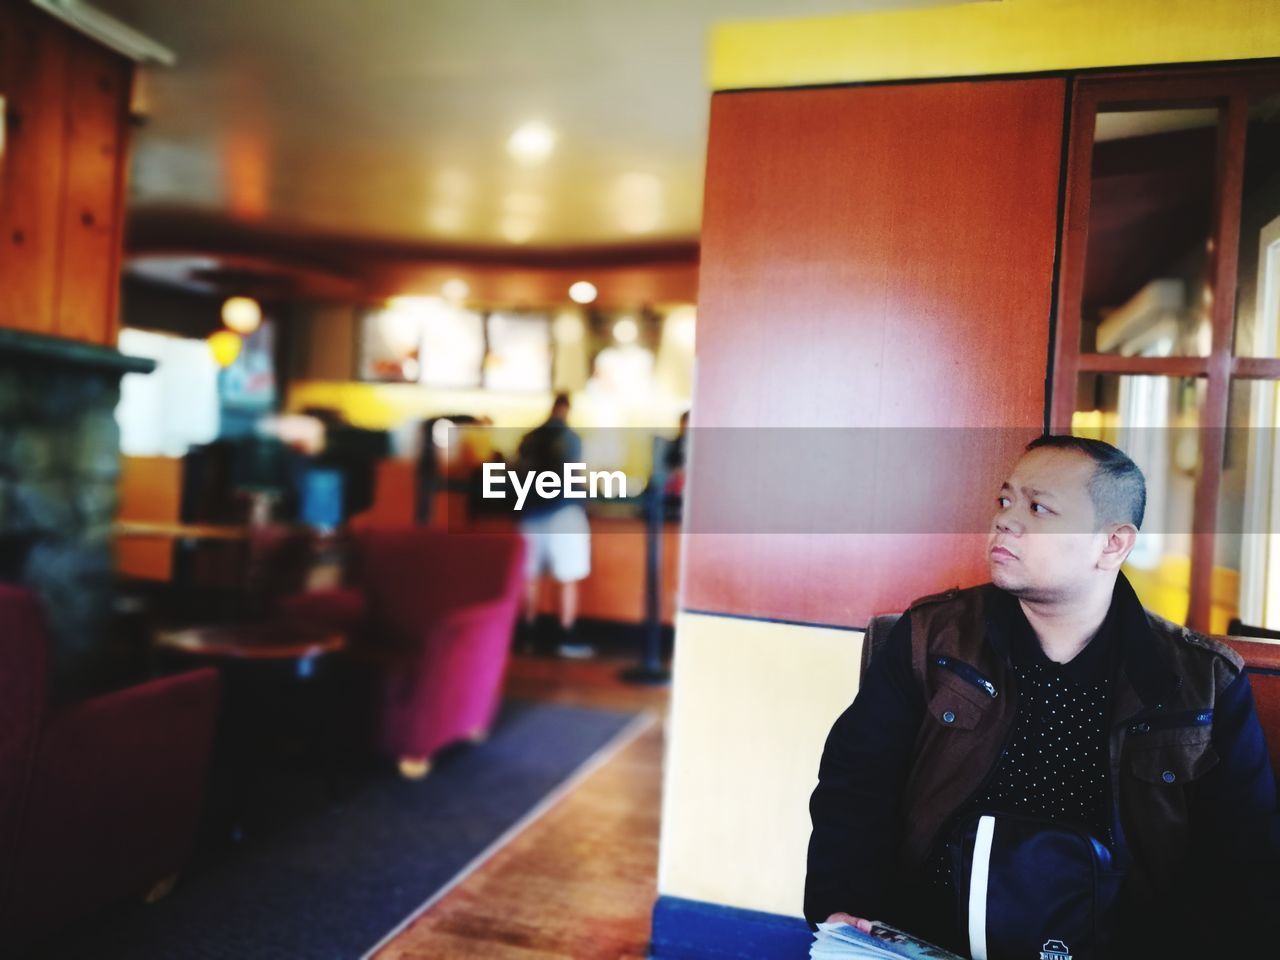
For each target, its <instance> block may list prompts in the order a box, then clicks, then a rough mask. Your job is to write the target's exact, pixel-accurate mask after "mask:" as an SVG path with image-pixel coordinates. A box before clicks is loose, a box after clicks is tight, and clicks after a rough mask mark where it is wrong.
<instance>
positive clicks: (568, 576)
mask: <svg viewBox="0 0 1280 960" xmlns="http://www.w3.org/2000/svg"><path fill="white" fill-rule="evenodd" d="M568 419H569V395H568V394H567V393H559V394H556V398H555V401H554V402H553V403H552V405H551V414H550V416H548V417H547V419H546V421H545V422H544V423H542V424H541V425H540V426H538V427H535V428H534V429H533V430H531V431H529V433H527V434H525V436H524V438H523V439H522V440H521V441H520V449H519V454H518V456H517V462H518V464H519V468H520V469H521V470H524V471H534V472H535V473H541V472H543V471H551V472H554V473H557V474H562V473H563V472H564V467H565V464H566V463H581V462H582V438H581V437H579V436H578V434H577V433H575V432H574V431H573V430H571V429H570V428H569V424H568ZM520 531H521V533H522V534H523V535H524V538H525V544H526V552H525V556H526V561H525V564H526V565H525V576H526V583H525V598H524V630H525V633H526V635H527V636H532V635H533V629H534V623H535V621H536V619H537V616H538V594H539V592H540V589H541V586H542V578H543V576H544V575H545V574H548V573H549V574H550V576H551V579H552V580H553V581H555V584H556V590H557V611H558V613H559V639H558V643H557V651H558V652H559V654H560V656H562V657H573V658H578V659H585V658H588V657H592V656H594V655H595V648H594V647H592V646H591V644H589V643H584V642H582V641H581V640H578V639H576V638H575V636H574V626H575V624H576V623H577V619H578V581H580V580H582V579H584V578H585V577H586V576H587V574H589V573H590V572H591V528H590V525H589V524H588V521H587V511H586V508H585V507H584V506H583V505H582V504H581V503H577V502H574V501H571V500H568V499H566V498H565V494H564V489H563V488H561V489H560V490H559V492H558V493H556V494H555V495H553V496H550V497H543V496H539V495H538V494H537V493H536V491H535V490H530V493H529V499H528V501H527V502H526V503H525V505H524V509H523V510H522V511H521V513H520Z"/></svg>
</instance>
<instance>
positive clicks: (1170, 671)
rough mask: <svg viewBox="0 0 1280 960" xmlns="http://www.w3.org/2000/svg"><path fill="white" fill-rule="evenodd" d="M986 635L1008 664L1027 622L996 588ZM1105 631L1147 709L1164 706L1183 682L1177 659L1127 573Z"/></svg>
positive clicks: (1010, 598) (1113, 599)
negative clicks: (1014, 638) (1015, 638)
mask: <svg viewBox="0 0 1280 960" xmlns="http://www.w3.org/2000/svg"><path fill="white" fill-rule="evenodd" d="M986 606H987V626H988V630H987V636H988V637H989V638H990V641H991V645H992V646H993V647H994V648H995V650H996V653H997V654H999V656H1000V658H1001V659H1002V660H1004V661H1005V662H1006V663H1008V662H1010V643H1011V640H1012V636H1013V631H1014V630H1015V629H1018V627H1019V625H1020V624H1021V623H1023V622H1024V621H1025V615H1023V614H1022V612H1021V610H1020V609H1018V602H1017V600H1016V599H1015V598H1014V597H1013V596H1012V595H1010V594H1008V593H1005V591H1003V590H1001V589H1000V588H999V587H997V586H995V585H994V584H988V585H987V604H986ZM1102 630H1103V631H1107V632H1108V633H1109V635H1110V641H1111V642H1112V643H1113V644H1114V645H1115V656H1116V657H1117V658H1118V661H1119V664H1118V665H1119V667H1120V669H1121V671H1122V673H1123V675H1124V677H1125V678H1126V679H1127V680H1128V682H1129V684H1130V686H1132V687H1133V691H1134V693H1136V694H1137V696H1138V699H1139V700H1141V701H1142V705H1143V707H1145V708H1151V707H1155V706H1156V705H1157V704H1161V703H1164V702H1165V701H1166V700H1167V699H1168V697H1169V695H1170V694H1171V693H1173V692H1174V691H1175V690H1176V689H1177V688H1178V686H1179V685H1180V683H1181V678H1180V677H1179V676H1178V674H1177V672H1176V671H1175V670H1174V666H1173V657H1172V655H1171V654H1170V652H1169V650H1168V648H1167V645H1166V644H1165V643H1164V642H1163V639H1162V637H1161V636H1160V635H1159V634H1157V633H1156V631H1155V630H1154V629H1153V628H1152V626H1151V621H1150V619H1149V618H1148V616H1147V611H1146V610H1145V609H1143V606H1142V603H1141V601H1140V600H1138V595H1137V594H1136V593H1134V590H1133V586H1132V584H1130V583H1129V579H1128V578H1127V577H1126V576H1125V575H1124V574H1123V573H1121V574H1119V575H1118V576H1117V577H1116V585H1115V589H1114V591H1113V592H1112V594H1111V607H1110V609H1109V610H1108V611H1107V618H1106V620H1104V621H1103V626H1102Z"/></svg>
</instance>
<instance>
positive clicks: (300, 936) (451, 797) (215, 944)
mask: <svg viewBox="0 0 1280 960" xmlns="http://www.w3.org/2000/svg"><path fill="white" fill-rule="evenodd" d="M632 716H633V715H631V714H626V713H617V712H611V711H603V710H592V709H586V708H583V707H571V706H563V705H557V704H543V703H521V702H508V703H507V704H506V705H505V706H504V708H503V711H502V714H501V717H500V719H499V721H498V723H497V724H496V725H495V727H494V730H493V733H492V736H491V737H490V739H489V740H488V741H487V742H485V743H483V744H480V745H476V746H466V747H460V748H456V749H453V750H451V751H449V752H448V753H446V754H445V755H444V756H442V757H440V758H438V761H437V764H436V766H435V768H434V769H433V770H432V772H431V775H430V776H429V777H428V778H427V779H426V780H424V781H421V782H417V783H412V782H408V781H404V780H401V779H400V778H399V777H397V776H396V775H395V774H394V773H391V772H385V773H379V774H376V775H370V776H369V777H368V778H366V779H362V780H361V781H360V782H358V783H356V784H354V785H353V786H351V787H350V788H348V789H346V790H344V791H343V796H342V798H341V799H340V800H330V799H328V798H327V795H326V794H325V792H324V790H323V788H322V787H321V786H320V785H319V784H318V783H312V784H310V787H311V788H312V789H310V790H309V791H308V792H306V793H305V795H302V796H299V795H296V791H298V790H299V789H303V790H306V786H307V785H305V784H303V785H301V786H300V785H299V784H298V783H294V784H292V785H291V786H290V785H282V787H281V789H282V790H293V791H295V796H294V797H292V798H290V799H289V800H288V801H284V802H279V803H278V810H293V811H295V812H294V814H293V815H292V816H290V817H277V818H276V819H277V822H276V824H275V826H273V827H272V828H271V829H263V830H260V831H258V832H256V833H254V834H252V835H251V836H250V837H249V838H248V839H245V840H243V841H242V842H240V843H239V844H236V845H234V846H233V847H231V848H230V849H229V850H227V851H225V852H224V853H222V854H221V855H220V856H217V857H212V858H211V857H205V858H204V859H203V862H197V863H196V864H195V865H193V867H192V869H191V871H190V872H189V873H188V874H186V875H184V877H183V878H182V880H181V882H180V884H179V886H178V888H177V889H176V890H175V891H174V892H173V893H172V894H171V895H170V896H169V897H167V898H166V899H164V900H162V901H160V902H159V903H156V904H152V905H150V906H145V905H142V904H137V903H133V904H125V905H121V906H117V907H115V908H113V909H112V910H111V911H110V912H109V913H108V914H106V915H104V916H101V917H98V918H95V919H93V920H91V921H89V922H87V923H85V924H84V925H82V926H81V927H80V928H79V929H77V930H75V931H72V932H69V933H68V935H67V936H66V937H64V938H62V939H61V940H60V941H59V942H58V943H57V944H55V945H52V946H48V947H46V948H45V950H44V951H43V952H41V953H39V954H37V956H39V957H42V958H50V960H53V958H57V960H62V958H73V957H74V958H76V960H82V958H85V957H93V958H95V960H113V958H121V960H126V958H127V960H135V958H137V960H276V958H279V960H299V958H306V960H328V958H333V960H354V958H358V957H360V956H362V955H363V954H364V953H365V951H367V950H368V949H369V948H371V947H372V946H374V944H376V943H377V942H378V941H379V940H380V939H382V937H383V936H385V935H386V934H387V933H388V932H390V931H391V930H392V929H393V928H394V927H395V926H396V925H397V924H399V923H400V922H401V921H402V920H404V919H405V917H407V916H408V915H409V914H410V913H412V912H413V911H414V910H415V909H417V908H418V907H419V906H420V905H421V904H422V903H423V902H424V901H425V900H427V899H428V898H429V897H430V896H431V895H432V894H433V893H434V892H435V891H437V890H439V889H440V888H441V887H442V886H444V885H445V884H446V883H447V882H448V881H449V880H450V879H451V878H452V877H453V876H454V875H455V874H456V873H457V872H458V871H459V870H461V869H462V868H463V867H464V866H465V865H466V864H467V863H468V862H470V861H471V860H472V859H473V858H474V857H475V856H476V855H477V854H479V853H481V852H482V851H483V850H484V849H485V848H486V847H487V846H488V845H489V844H490V843H492V842H493V841H494V840H496V839H497V838H498V837H499V836H501V835H502V833H503V832H504V831H505V830H506V829H508V828H509V827H511V826H512V825H513V824H514V823H516V822H517V821H518V820H519V819H520V818H521V817H522V816H523V815H524V814H525V813H527V812H528V811H529V810H530V809H531V808H533V807H534V806H535V805H536V804H537V803H538V801H539V800H541V799H542V798H543V797H544V796H546V795H547V794H548V793H549V792H550V791H551V790H553V789H554V788H555V787H556V786H557V785H558V784H560V783H562V782H563V781H564V780H565V779H566V778H568V777H569V776H570V775H571V774H572V773H573V772H574V771H575V770H576V769H577V768H578V767H579V766H581V765H582V764H583V762H584V761H586V760H587V759H588V758H589V757H590V756H591V755H592V754H593V753H595V752H596V751H597V750H598V749H599V748H601V747H602V746H604V745H605V744H607V743H608V742H609V741H610V740H611V739H612V738H613V737H614V736H616V735H617V734H618V733H619V732H620V731H621V730H622V729H623V728H624V727H625V726H626V725H627V723H628V722H629V721H630V720H631V719H632Z"/></svg>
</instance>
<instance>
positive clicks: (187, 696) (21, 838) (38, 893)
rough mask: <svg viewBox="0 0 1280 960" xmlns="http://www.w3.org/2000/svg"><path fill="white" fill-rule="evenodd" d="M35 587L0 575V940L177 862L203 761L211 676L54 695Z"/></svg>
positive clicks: (25, 934) (63, 916)
mask: <svg viewBox="0 0 1280 960" xmlns="http://www.w3.org/2000/svg"><path fill="white" fill-rule="evenodd" d="M46 645H47V644H46V632H45V623H44V617H43V615H42V613H41V611H40V609H39V605H38V603H37V601H36V599H35V597H34V596H33V595H32V594H31V593H30V592H29V591H27V590H24V589H21V588H19V587H15V586H12V585H7V584H0V944H3V945H4V947H3V948H0V952H5V950H7V949H9V948H12V947H14V946H15V945H19V944H26V943H30V942H31V941H33V940H36V939H40V938H43V937H45V936H47V935H49V934H51V933H53V932H56V931H57V930H59V929H60V928H61V927H62V926H64V925H65V924H66V923H68V922H70V921H72V920H74V919H75V918H77V917H80V916H83V915H85V914H87V913H90V912H91V911H93V910H95V909H97V908H98V907H101V906H104V905H106V904H107V903H110V902H112V901H114V900H117V899H120V898H124V897H129V896H135V895H136V896H142V895H144V894H146V893H147V892H148V891H150V890H151V889H152V888H153V887H155V886H156V885H157V884H158V883H160V882H161V881H164V880H166V879H168V878H170V877H172V876H173V875H174V874H176V873H177V872H178V871H179V870H180V869H181V867H182V865H183V863H184V860H185V859H186V857H187V854H188V853H189V851H190V849H191V845H192V843H193V841H194V838H195V831H196V827H197V824H198V818H199V813H200V804H201V800H202V798H203V794H204V788H205V780H206V775H207V772H208V763H209V750H210V746H211V741H212V738H213V729H214V714H215V710H216V707H217V699H218V675H217V673H216V672H214V671H213V670H197V671H193V672H191V673H185V674H182V675H179V676H174V677H166V678H163V679H160V680H153V681H150V682H147V683H142V684H139V685H137V686H134V687H130V688H128V689H125V690H119V691H115V692H112V693H108V694H104V695H102V696H98V697H94V698H92V699H90V700H86V701H83V702H80V703H74V704H69V705H67V706H65V707H59V708H56V709H53V708H51V707H50V706H49V705H48V704H47V702H46V699H45V670H46V656H47V650H46Z"/></svg>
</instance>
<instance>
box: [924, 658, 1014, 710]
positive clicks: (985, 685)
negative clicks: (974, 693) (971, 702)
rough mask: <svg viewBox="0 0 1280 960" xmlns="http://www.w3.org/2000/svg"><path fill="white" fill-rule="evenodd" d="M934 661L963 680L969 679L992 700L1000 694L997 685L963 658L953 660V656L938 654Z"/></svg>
mask: <svg viewBox="0 0 1280 960" xmlns="http://www.w3.org/2000/svg"><path fill="white" fill-rule="evenodd" d="M933 662H934V663H936V664H937V665H938V666H940V667H943V668H945V669H947V670H950V671H951V672H952V673H954V674H955V675H956V676H958V677H960V678H961V679H962V680H967V681H968V682H969V683H971V684H973V685H974V686H975V687H977V688H978V689H979V690H981V691H982V692H983V693H985V694H986V695H987V696H988V697H990V698H991V699H992V700H994V699H995V698H996V697H997V696H999V691H998V690H996V685H995V684H994V683H992V682H991V681H990V680H988V679H987V678H986V677H984V676H983V675H982V674H981V673H979V672H978V671H977V670H975V669H974V668H973V667H971V666H969V664H967V663H965V662H964V661H963V660H953V659H952V658H951V657H947V656H937V657H934V658H933Z"/></svg>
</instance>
